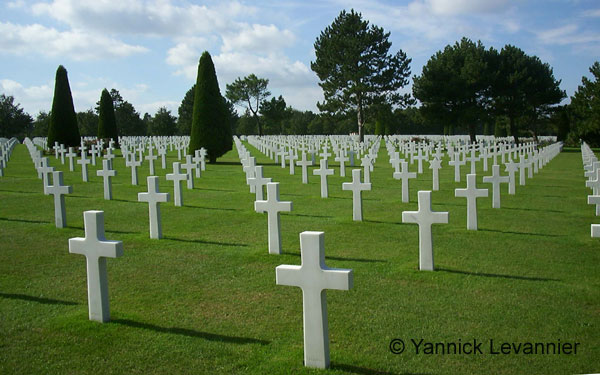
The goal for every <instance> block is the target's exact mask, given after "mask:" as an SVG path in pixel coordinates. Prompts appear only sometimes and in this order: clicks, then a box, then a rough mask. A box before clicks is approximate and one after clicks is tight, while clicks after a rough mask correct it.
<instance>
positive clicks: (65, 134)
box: [48, 65, 81, 147]
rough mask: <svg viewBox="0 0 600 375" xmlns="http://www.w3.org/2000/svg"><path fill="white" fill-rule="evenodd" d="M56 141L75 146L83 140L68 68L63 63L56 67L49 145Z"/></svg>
mask: <svg viewBox="0 0 600 375" xmlns="http://www.w3.org/2000/svg"><path fill="white" fill-rule="evenodd" d="M54 142H58V143H59V144H64V145H65V146H73V147H75V146H79V143H80V142H81V137H80V136H79V128H78V127H77V115H76V114H75V107H73V96H72V95H71V87H70V86H69V78H68V77H67V69H65V67H64V66H62V65H59V67H58V69H56V82H55V83H54V98H53V99H52V112H51V115H50V126H49V127H48V146H50V147H52V146H53V145H54Z"/></svg>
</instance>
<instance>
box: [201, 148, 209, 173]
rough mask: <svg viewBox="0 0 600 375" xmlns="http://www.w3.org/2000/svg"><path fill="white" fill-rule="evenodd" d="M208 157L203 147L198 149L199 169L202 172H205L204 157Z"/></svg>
mask: <svg viewBox="0 0 600 375" xmlns="http://www.w3.org/2000/svg"><path fill="white" fill-rule="evenodd" d="M207 156H208V151H206V149H205V148H204V147H200V169H201V170H202V171H205V170H206V157H207Z"/></svg>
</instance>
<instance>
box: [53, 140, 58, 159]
mask: <svg viewBox="0 0 600 375" xmlns="http://www.w3.org/2000/svg"><path fill="white" fill-rule="evenodd" d="M52 149H53V150H54V158H55V159H58V150H59V147H58V142H54V147H52Z"/></svg>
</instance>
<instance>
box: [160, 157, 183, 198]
mask: <svg viewBox="0 0 600 375" xmlns="http://www.w3.org/2000/svg"><path fill="white" fill-rule="evenodd" d="M165 177H166V179H167V180H169V181H173V190H174V191H173V200H174V201H175V206H177V207H181V206H183V194H182V190H181V181H184V180H187V174H186V173H182V172H181V165H180V163H179V162H178V161H176V162H173V173H167V175H166V176H165Z"/></svg>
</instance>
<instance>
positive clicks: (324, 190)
mask: <svg viewBox="0 0 600 375" xmlns="http://www.w3.org/2000/svg"><path fill="white" fill-rule="evenodd" d="M319 163H320V164H319V169H315V170H313V174H315V175H317V176H321V198H327V197H328V196H329V188H328V185H327V176H331V175H333V169H330V168H327V159H321V160H320V161H319Z"/></svg>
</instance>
